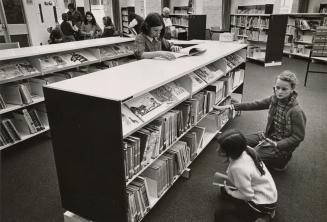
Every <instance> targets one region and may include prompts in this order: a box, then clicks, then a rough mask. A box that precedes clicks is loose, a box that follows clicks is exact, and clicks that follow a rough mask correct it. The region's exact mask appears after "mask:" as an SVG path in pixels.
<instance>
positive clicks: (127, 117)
mask: <svg viewBox="0 0 327 222" xmlns="http://www.w3.org/2000/svg"><path fill="white" fill-rule="evenodd" d="M121 121H122V125H123V135H125V134H127V133H128V132H130V131H131V130H133V129H135V128H137V127H138V126H140V125H141V124H142V121H141V120H140V119H139V118H138V117H137V116H136V115H135V114H134V113H132V112H131V111H130V110H129V109H128V108H127V107H126V106H125V105H124V104H123V105H122V106H121Z"/></svg>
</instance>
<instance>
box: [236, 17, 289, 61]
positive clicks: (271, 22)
mask: <svg viewBox="0 0 327 222" xmlns="http://www.w3.org/2000/svg"><path fill="white" fill-rule="evenodd" d="M286 22H287V16H286V15H277V14H275V15H272V14H232V15H231V26H230V27H231V32H232V33H234V34H235V36H236V37H237V39H239V40H242V41H243V42H245V43H247V44H248V53H247V56H248V59H249V60H253V61H258V62H261V63H263V64H264V65H265V66H275V65H281V64H282V58H283V50H282V48H283V44H284V36H285V31H286Z"/></svg>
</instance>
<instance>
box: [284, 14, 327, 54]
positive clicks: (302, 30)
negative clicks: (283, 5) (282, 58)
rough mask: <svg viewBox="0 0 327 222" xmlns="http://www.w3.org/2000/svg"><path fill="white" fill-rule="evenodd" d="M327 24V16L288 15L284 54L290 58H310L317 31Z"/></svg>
mask: <svg viewBox="0 0 327 222" xmlns="http://www.w3.org/2000/svg"><path fill="white" fill-rule="evenodd" d="M326 24H327V14H319V13H294V14H288V21H287V27H286V34H285V41H284V50H283V53H284V54H286V55H289V56H290V57H291V56H297V57H302V58H309V55H310V51H311V49H312V46H313V39H314V36H315V33H316V29H317V27H319V26H326Z"/></svg>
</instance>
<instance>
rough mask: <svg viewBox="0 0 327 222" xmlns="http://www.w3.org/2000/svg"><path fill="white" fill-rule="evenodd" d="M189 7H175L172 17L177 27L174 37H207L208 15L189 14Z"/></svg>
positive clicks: (173, 33)
mask: <svg viewBox="0 0 327 222" xmlns="http://www.w3.org/2000/svg"><path fill="white" fill-rule="evenodd" d="M187 9H188V7H174V14H170V19H171V21H172V23H173V26H174V27H175V30H174V31H173V32H172V37H173V38H175V39H179V40H192V39H205V30H206V21H207V15H201V14H188V11H187Z"/></svg>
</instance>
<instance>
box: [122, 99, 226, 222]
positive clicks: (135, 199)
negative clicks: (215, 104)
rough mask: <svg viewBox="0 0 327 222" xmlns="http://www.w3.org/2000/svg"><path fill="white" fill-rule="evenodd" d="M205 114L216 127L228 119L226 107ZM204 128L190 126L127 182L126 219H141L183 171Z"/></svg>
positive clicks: (217, 128)
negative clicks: (180, 136) (220, 110)
mask: <svg viewBox="0 0 327 222" xmlns="http://www.w3.org/2000/svg"><path fill="white" fill-rule="evenodd" d="M228 103H230V101H228ZM208 116H209V122H210V123H212V124H217V126H216V127H215V129H216V130H220V129H221V127H222V126H223V125H224V124H226V122H227V121H228V119H229V111H228V110H226V111H224V112H221V113H220V112H218V111H215V112H212V113H210V114H209V115H208ZM206 130H207V129H206V128H205V127H202V126H195V127H193V128H192V129H191V130H190V131H189V132H188V133H187V134H185V135H184V136H183V137H182V138H181V139H180V140H178V141H176V142H175V143H174V144H173V145H172V146H171V147H170V148H169V149H167V150H166V151H165V152H164V153H163V154H162V155H161V156H160V157H158V158H157V159H156V160H155V161H154V162H152V163H151V164H150V165H148V166H147V168H146V169H145V170H144V171H143V172H142V173H141V174H140V175H139V176H137V177H136V178H135V179H134V180H133V181H131V183H129V184H128V185H127V191H126V192H127V195H128V204H129V207H128V221H135V222H136V221H140V220H141V219H142V218H143V217H144V216H145V215H146V213H147V212H148V211H149V209H150V208H151V207H153V205H154V204H155V203H156V201H157V200H158V199H159V198H160V197H161V196H162V195H163V194H164V193H165V191H166V190H167V189H169V187H171V186H172V184H173V183H174V182H175V181H176V179H177V178H178V177H179V176H180V175H182V173H183V172H184V171H185V169H186V168H187V167H188V166H189V164H190V163H191V162H192V161H193V160H194V159H195V157H196V156H197V154H198V152H199V151H200V150H201V149H202V146H203V145H204V144H202V143H203V138H204V134H205V131H206Z"/></svg>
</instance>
